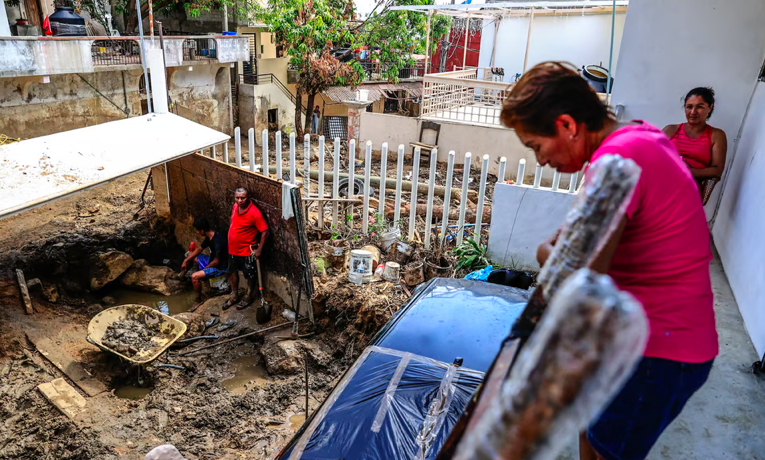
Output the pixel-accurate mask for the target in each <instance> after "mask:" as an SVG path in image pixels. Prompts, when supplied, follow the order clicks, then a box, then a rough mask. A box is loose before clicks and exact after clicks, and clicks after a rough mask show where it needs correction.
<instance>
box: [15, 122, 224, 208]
mask: <svg viewBox="0 0 765 460" xmlns="http://www.w3.org/2000/svg"><path fill="white" fill-rule="evenodd" d="M228 139H229V136H228V135H226V134H223V133H221V132H218V131H215V130H213V129H210V128H208V127H206V126H203V125H200V124H198V123H194V122H193V121H189V120H186V119H185V118H181V117H179V116H177V115H173V114H171V113H166V114H150V115H144V116H141V117H135V118H128V119H125V120H118V121H112V122H109V123H103V124H100V125H95V126H89V127H87V128H80V129H75V130H72V131H66V132H63V133H57V134H51V135H49V136H43V137H38V138H35V139H30V140H27V141H22V142H18V143H15V144H10V145H5V146H0V219H2V218H4V217H8V216H10V215H12V214H15V213H18V212H21V211H24V210H27V209H30V208H33V207H35V206H39V205H41V204H44V203H47V202H49V201H52V200H55V199H57V198H61V197H64V196H67V195H70V194H72V193H75V192H78V191H81V190H85V189H87V188H90V187H93V186H96V185H99V184H103V183H105V182H108V181H111V180H114V179H117V178H120V177H122V176H125V175H127V174H131V173H134V172H136V171H141V170H144V169H147V168H150V167H152V166H156V165H159V164H161V163H164V162H167V161H169V160H173V159H176V158H180V157H182V156H185V155H189V154H192V153H194V152H196V151H197V150H201V149H203V148H207V147H210V146H212V145H215V144H220V143H222V142H227V141H228Z"/></svg>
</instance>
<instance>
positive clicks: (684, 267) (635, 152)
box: [591, 121, 718, 363]
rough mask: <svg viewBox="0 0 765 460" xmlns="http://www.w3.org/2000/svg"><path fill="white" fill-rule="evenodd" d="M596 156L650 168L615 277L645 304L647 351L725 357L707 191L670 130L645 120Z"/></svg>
mask: <svg viewBox="0 0 765 460" xmlns="http://www.w3.org/2000/svg"><path fill="white" fill-rule="evenodd" d="M638 123H641V124H638V125H631V126H627V127H624V128H621V129H618V130H617V131H615V132H613V133H612V134H611V135H609V136H608V137H607V138H606V139H605V140H604V141H603V143H602V144H601V146H600V147H599V148H598V149H597V150H596V151H595V153H594V154H593V155H592V159H591V163H594V162H595V161H597V159H598V158H599V157H600V156H602V155H605V154H609V153H611V154H618V155H620V156H622V157H624V158H629V159H631V160H633V161H634V162H635V163H637V164H638V166H640V168H641V169H642V171H641V174H640V180H639V181H638V185H637V189H636V190H635V194H634V196H633V197H632V201H631V202H630V204H629V206H628V207H627V213H626V214H627V224H626V227H625V228H624V232H623V234H622V237H621V240H620V241H619V246H618V247H617V249H616V253H615V254H614V258H613V261H612V262H611V269H610V270H609V273H608V274H609V275H611V277H612V278H613V279H614V280H615V281H616V283H617V285H618V286H619V287H620V288H621V289H623V290H625V291H627V292H629V293H630V294H632V295H634V296H635V297H636V298H637V299H638V300H640V301H641V302H642V303H643V307H644V308H645V311H646V315H647V316H648V321H649V324H650V330H651V332H650V337H649V339H648V344H647V346H646V350H645V353H644V356H647V357H654V358H664V359H671V360H674V361H681V362H687V363H701V362H705V361H709V360H710V359H712V358H714V357H715V356H717V349H718V344H717V331H716V329H715V314H714V309H713V297H712V284H711V281H710V277H709V261H710V260H711V259H712V251H711V247H710V242H709V230H708V229H707V220H706V216H705V214H704V208H703V207H702V205H701V199H700V198H699V191H698V188H697V187H696V183H695V182H694V181H693V177H691V173H690V172H689V170H688V168H687V167H686V166H685V165H684V164H683V161H682V159H681V158H680V155H679V154H678V153H677V150H675V148H674V147H673V146H672V144H671V143H670V141H669V139H667V136H666V135H664V133H663V132H661V131H660V130H659V129H658V128H656V127H655V126H652V125H650V124H648V123H645V122H642V121H638Z"/></svg>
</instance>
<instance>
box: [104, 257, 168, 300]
mask: <svg viewBox="0 0 765 460" xmlns="http://www.w3.org/2000/svg"><path fill="white" fill-rule="evenodd" d="M174 274H175V272H174V271H173V270H172V269H170V268H169V267H155V266H151V265H149V264H148V262H147V261H146V260H144V259H139V260H136V261H135V262H133V264H132V265H131V266H130V268H128V269H127V271H126V272H125V273H123V274H122V276H120V278H119V282H120V284H121V285H122V286H125V287H127V288H130V289H135V290H138V291H147V292H154V293H157V294H162V295H173V294H177V293H179V292H180V291H181V290H182V289H183V281H181V280H179V279H176V278H173V275H174Z"/></svg>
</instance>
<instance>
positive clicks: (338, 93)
mask: <svg viewBox="0 0 765 460" xmlns="http://www.w3.org/2000/svg"><path fill="white" fill-rule="evenodd" d="M359 89H366V90H369V97H368V99H369V101H371V102H377V101H379V100H380V99H381V98H385V97H387V96H386V95H385V91H399V90H405V91H407V92H408V93H409V95H410V96H411V97H420V96H422V83H421V82H415V83H375V84H368V85H359V86H357V87H356V89H352V88H351V87H350V86H333V87H331V88H329V89H327V90H326V91H324V95H325V96H327V97H329V98H330V99H332V100H333V101H335V102H343V101H352V100H354V99H356V91H357V90H359Z"/></svg>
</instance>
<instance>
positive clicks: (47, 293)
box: [42, 284, 59, 303]
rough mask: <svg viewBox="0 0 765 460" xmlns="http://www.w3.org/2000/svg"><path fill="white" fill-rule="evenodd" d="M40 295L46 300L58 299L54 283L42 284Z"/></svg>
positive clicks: (55, 300) (51, 301) (56, 300)
mask: <svg viewBox="0 0 765 460" xmlns="http://www.w3.org/2000/svg"><path fill="white" fill-rule="evenodd" d="M42 296H43V298H44V299H45V300H47V301H48V302H50V303H56V302H58V299H59V295H58V288H57V287H56V286H55V285H54V284H43V285H42Z"/></svg>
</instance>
